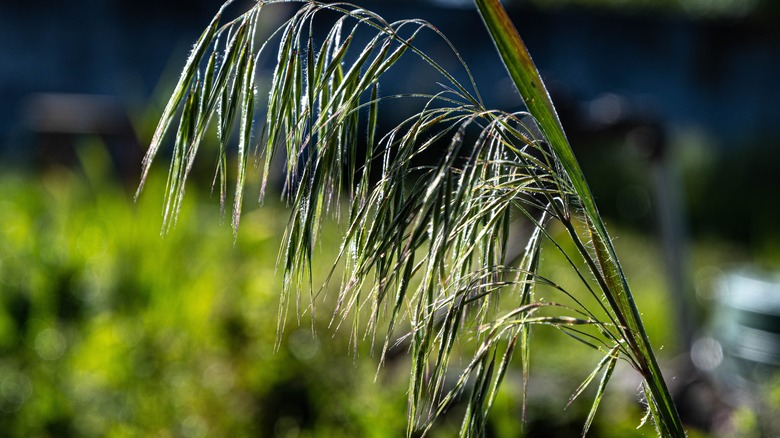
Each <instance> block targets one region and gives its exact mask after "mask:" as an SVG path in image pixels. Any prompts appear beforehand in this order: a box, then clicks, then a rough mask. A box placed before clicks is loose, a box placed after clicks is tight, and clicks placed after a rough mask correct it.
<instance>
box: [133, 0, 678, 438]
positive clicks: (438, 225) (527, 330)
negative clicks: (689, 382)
mask: <svg viewBox="0 0 780 438" xmlns="http://www.w3.org/2000/svg"><path fill="white" fill-rule="evenodd" d="M230 3H232V2H230V1H229V2H227V3H225V5H224V6H223V7H222V8H221V9H220V11H219V12H218V13H217V15H216V16H215V17H214V19H213V20H212V22H211V23H210V24H209V25H208V27H207V28H206V29H205V30H204V32H203V34H202V35H201V36H200V38H199V39H198V41H197V42H196V43H195V46H194V47H193V50H192V52H191V53H190V56H189V58H188V59H187V61H186V64H185V66H184V69H183V71H182V74H181V76H180V79H179V81H178V83H177V85H176V87H175V89H174V91H173V93H172V96H171V99H170V101H169V103H168V104H167V106H166V107H165V109H164V111H163V113H162V116H161V119H160V123H159V125H158V127H157V129H156V131H155V133H154V136H153V139H152V142H151V146H150V148H149V150H148V153H147V155H146V158H145V160H144V169H143V172H144V179H145V178H146V175H147V174H148V172H149V171H150V168H151V164H152V162H153V161H154V159H155V157H156V156H157V154H158V152H159V151H160V149H161V147H162V146H163V144H164V139H166V138H167V137H166V134H167V133H168V132H169V131H174V132H175V135H174V137H175V139H174V141H173V152H172V155H171V158H170V169H169V176H168V182H167V189H166V191H165V200H164V227H165V228H166V229H170V227H172V226H173V225H174V224H175V222H176V218H177V217H178V214H179V212H180V210H181V208H182V202H183V199H184V193H185V187H186V185H187V180H188V178H189V176H190V174H191V172H192V169H193V166H194V163H195V160H196V156H197V155H198V154H199V153H200V149H201V147H202V146H206V145H210V144H212V143H213V144H215V145H216V146H215V147H214V148H213V149H214V152H215V155H216V161H217V165H216V167H215V171H214V187H215V190H216V191H218V192H219V193H220V195H221V199H222V201H223V206H224V205H225V203H226V200H227V199H228V198H229V197H232V199H233V202H232V214H231V218H232V225H233V227H234V232H237V229H238V226H239V222H240V218H241V211H242V208H243V207H242V206H243V201H244V198H245V197H246V193H245V189H244V188H245V185H246V182H247V172H248V170H251V168H252V160H253V158H252V157H253V152H254V157H255V158H254V160H255V163H256V168H257V169H260V177H261V179H262V183H261V184H260V186H261V188H260V192H261V194H260V197H261V199H262V197H263V196H264V194H265V191H266V186H267V184H268V181H269V176H270V175H271V173H272V171H273V170H274V167H275V163H277V160H279V161H280V162H283V163H284V166H283V167H284V184H283V186H284V187H283V192H284V196H285V198H286V199H287V201H288V203H289V204H290V207H291V209H290V211H291V216H290V219H289V223H288V226H287V230H286V233H285V238H284V242H283V244H282V250H281V252H280V255H279V261H278V266H279V269H280V270H281V272H282V276H283V285H282V291H281V304H280V310H279V315H278V320H279V325H280V327H282V325H283V324H284V322H285V321H286V320H287V318H288V311H289V309H291V308H293V307H295V308H296V312H297V314H298V315H301V314H302V313H306V312H310V313H312V314H313V313H314V312H315V308H316V307H315V303H316V302H317V300H318V298H319V296H320V293H321V292H322V291H326V290H327V288H324V287H320V286H319V284H320V283H319V281H320V279H318V278H315V276H314V275H313V274H312V272H313V268H312V262H313V258H314V256H313V254H314V252H315V251H314V249H315V247H316V244H317V240H318V237H319V235H320V228H321V222H322V220H323V218H324V217H325V216H326V215H327V214H328V212H331V213H332V214H333V215H335V216H337V217H338V218H339V220H340V222H341V223H342V224H343V229H344V235H343V240H342V242H341V245H340V249H339V252H338V256H337V257H336V259H337V260H336V263H335V264H334V268H333V269H332V270H331V271H330V274H329V275H327V276H326V277H327V279H326V281H325V282H326V283H327V282H328V281H334V282H336V281H340V284H341V286H340V288H339V292H338V294H337V296H336V297H335V298H334V299H335V303H336V305H335V308H336V310H335V313H334V316H333V320H332V325H333V326H334V327H338V326H341V325H351V331H352V333H353V335H352V337H353V340H354V342H355V343H357V342H358V340H359V339H361V338H365V339H366V342H368V343H370V345H371V346H372V349H373V347H374V346H376V350H377V351H378V354H379V357H380V358H381V360H380V362H381V361H383V360H384V358H385V357H386V356H387V354H388V352H390V351H393V350H394V349H397V348H399V346H400V348H405V349H406V351H408V354H409V356H410V358H411V368H410V370H409V377H410V378H409V389H408V397H409V400H408V410H407V417H408V427H407V434H408V435H409V436H412V435H417V434H425V433H427V432H428V431H429V430H430V429H431V427H432V425H433V424H434V421H435V419H436V418H437V417H438V416H439V415H441V414H443V413H444V412H446V411H448V409H450V408H451V407H452V406H453V404H454V403H456V402H458V401H460V400H466V401H467V403H466V405H467V407H466V409H465V412H464V413H463V421H462V425H461V428H460V434H461V435H462V436H481V435H484V434H485V431H486V425H487V423H488V415H489V412H490V411H491V408H492V407H493V405H494V404H495V402H496V398H497V395H498V393H499V389H500V388H501V387H502V384H504V383H505V382H504V379H505V376H506V372H507V369H508V367H509V365H510V363H511V362H513V361H514V362H517V363H519V364H520V365H521V366H522V368H523V369H524V370H525V371H524V378H523V383H522V385H523V387H524V388H525V387H526V385H527V382H528V379H529V377H530V375H529V363H530V357H531V354H532V349H531V348H530V342H531V337H532V334H533V332H534V330H536V328H537V327H540V326H543V327H552V328H554V329H556V330H559V331H561V332H563V333H564V334H566V335H568V336H570V337H572V338H573V339H575V340H577V341H579V342H581V343H583V344H584V345H587V346H589V347H591V348H593V349H594V350H597V351H599V352H601V354H602V360H601V361H599V362H598V363H597V364H596V365H595V368H594V369H593V371H592V372H591V373H590V374H589V375H588V377H587V378H586V379H585V381H584V382H583V383H582V385H580V386H579V387H578V388H577V389H576V390H575V391H574V395H573V396H572V399H575V398H577V397H579V396H580V395H581V394H583V393H584V391H585V389H586V388H588V387H589V386H592V385H595V387H596V392H595V395H594V397H593V401H592V403H591V408H590V413H589V415H588V416H587V419H586V421H585V424H584V427H583V435H584V434H586V433H587V431H588V429H589V427H590V425H591V423H592V421H593V419H594V416H595V414H596V411H597V408H598V406H599V404H600V401H601V400H602V398H603V396H604V394H605V391H606V388H607V384H608V382H609V380H610V377H611V376H612V373H613V371H614V370H615V367H616V366H617V364H618V362H619V361H624V362H626V363H628V364H629V365H630V366H631V367H633V368H634V369H635V370H636V371H637V372H638V373H639V375H640V376H641V378H642V380H643V388H644V394H645V400H646V404H647V417H646V418H648V419H650V420H651V421H652V423H653V424H654V425H655V428H656V430H657V433H658V434H659V435H660V436H674V437H681V436H685V431H684V430H683V427H682V424H681V422H680V419H679V416H678V414H677V411H676V409H675V406H674V403H673V401H672V399H671V396H670V394H669V391H668V389H667V387H666V384H665V383H664V380H663V376H662V373H661V369H660V367H659V366H658V363H657V361H656V358H655V355H654V353H653V349H652V347H651V344H650V341H649V339H648V336H647V332H646V330H645V328H644V326H643V324H642V321H641V318H640V314H639V311H638V309H637V306H636V304H635V303H634V299H633V296H632V293H631V290H630V288H629V286H628V281H627V280H626V276H625V274H624V272H623V269H622V267H621V265H620V263H619V261H618V257H617V254H616V251H615V249H614V247H613V244H612V241H611V239H610V236H609V234H608V233H607V229H606V227H605V225H604V222H603V220H602V219H601V216H600V214H599V211H598V209H597V207H596V204H595V201H594V198H593V196H592V194H591V193H590V190H589V188H588V185H587V182H586V180H585V177H584V175H583V174H582V171H581V170H580V168H579V165H578V163H577V160H576V158H575V157H574V154H573V153H572V150H571V147H570V145H569V143H568V140H567V137H566V135H565V133H564V130H563V127H562V126H561V124H560V122H559V120H558V117H557V115H556V112H555V109H554V106H553V103H552V102H551V100H550V98H549V95H548V93H547V91H546V89H545V86H544V83H543V81H542V79H541V78H540V76H539V74H538V72H537V69H536V67H535V66H534V64H533V61H532V60H531V57H530V55H529V54H528V51H527V49H526V48H525V46H524V44H523V42H522V40H521V39H520V37H519V35H518V33H517V30H516V29H515V27H514V25H513V24H512V22H511V20H510V19H509V17H508V16H507V14H506V11H505V10H504V9H503V7H502V6H501V4H500V2H499V1H498V0H475V3H476V6H477V7H478V9H479V12H480V14H481V16H482V18H483V21H484V23H485V25H486V28H487V29H488V31H489V32H490V35H491V37H492V40H493V42H494V43H495V46H496V47H497V48H498V52H499V54H500V56H501V58H502V60H503V62H504V65H505V66H506V67H507V70H508V72H509V75H510V77H511V78H512V80H513V82H514V84H515V86H516V87H517V90H518V91H519V92H520V94H521V96H522V97H523V100H524V102H525V104H526V107H527V110H528V111H527V112H523V113H507V112H504V111H499V110H493V109H489V108H486V107H485V105H484V104H483V101H482V98H481V96H480V93H479V91H478V90H477V87H476V84H475V81H474V80H473V78H472V74H471V72H470V70H469V68H468V66H467V65H466V64H465V63H464V62H462V61H461V63H460V70H461V72H459V74H456V73H455V72H452V71H450V70H448V69H445V68H444V67H442V66H441V65H440V64H439V63H438V62H437V60H436V57H435V56H433V55H431V54H426V53H425V52H423V51H421V50H420V49H418V48H417V47H416V46H415V44H414V42H415V39H416V38H418V37H419V36H420V35H421V34H422V33H431V34H433V35H434V36H436V37H437V38H441V39H442V40H443V41H445V43H446V44H447V45H449V47H451V49H452V52H453V54H454V55H455V56H456V57H457V59H461V57H460V55H459V54H458V53H457V50H456V49H455V48H454V47H452V45H451V44H449V43H448V42H447V39H446V36H444V35H442V34H440V33H439V32H438V31H437V29H436V28H435V27H434V26H433V25H432V24H430V23H428V22H425V21H423V20H417V19H410V20H401V21H396V22H387V21H385V20H384V19H382V18H381V17H380V16H378V15H376V14H374V13H372V12H370V11H368V10H365V9H361V8H359V7H357V6H353V5H350V4H346V3H318V2H314V1H300V2H296V3H299V4H300V7H299V8H298V9H297V10H296V11H295V12H294V13H293V14H292V15H291V16H290V18H289V19H288V20H287V21H285V22H284V23H283V24H282V25H281V26H280V27H279V28H278V30H276V32H273V33H272V34H271V36H270V37H269V38H268V39H265V38H257V35H258V26H259V23H260V22H261V20H260V16H261V14H263V13H264V11H265V10H266V8H271V7H274V6H275V5H274V4H275V3H281V2H280V1H274V0H270V1H257V2H255V3H254V4H253V5H252V6H251V7H250V8H249V10H248V11H246V12H244V13H241V14H240V15H238V16H237V17H235V18H231V19H225V18H224V17H225V15H226V8H227V6H228V5H229V4H230ZM334 13H335V16H336V18H333V16H334ZM223 20H224V22H223ZM326 20H331V21H330V24H329V26H328V29H329V30H328V31H326V32H325V33H324V34H322V35H321V34H318V33H317V32H316V29H317V28H318V26H315V24H319V23H320V22H321V21H326ZM365 32H369V33H370V35H371V36H369V37H368V38H364V35H365ZM273 47H277V48H276V49H274V48H273ZM267 52H270V54H271V55H272V56H275V57H276V63H275V66H274V71H273V74H272V76H271V78H270V83H269V85H268V88H269V90H270V91H269V92H268V96H267V101H266V102H264V106H263V108H264V109H263V110H262V111H259V110H258V105H256V102H258V101H260V100H261V98H260V96H259V95H258V94H257V92H256V89H257V88H258V84H257V82H256V81H257V78H258V72H257V66H258V64H259V62H260V59H262V58H263V57H264V56H268V55H269V53H267ZM404 56H416V57H418V58H419V59H420V62H423V63H426V64H427V65H428V66H429V67H430V68H431V69H433V70H434V71H435V72H437V74H438V75H439V76H440V82H441V84H442V87H441V91H440V92H439V93H436V94H433V95H425V94H419V93H415V92H414V90H410V91H409V93H407V94H403V95H392V96H383V95H382V94H381V92H380V88H379V83H380V80H381V78H382V77H383V76H384V75H385V74H391V70H392V69H393V66H394V65H396V63H397V62H398V60H399V59H400V58H401V57H404ZM397 73H398V72H397ZM456 77H466V78H467V79H466V80H465V81H459V80H458V79H456ZM400 98H403V99H414V100H417V101H419V102H420V109H419V111H418V112H417V113H415V114H412V115H410V116H408V117H407V118H406V119H405V120H403V121H402V122H401V123H399V124H398V125H397V126H395V127H393V128H391V129H389V130H387V131H386V132H380V130H379V123H378V121H379V119H380V111H381V110H382V108H383V106H384V105H385V104H387V103H388V102H389V101H391V100H394V99H400ZM260 114H262V115H260ZM256 115H257V116H256ZM261 118H262V119H263V120H262V121H260V120H259V119H261ZM210 127H211V128H210ZM171 128H173V129H171ZM210 132H214V133H215V134H214V135H215V136H216V141H214V142H209V141H204V139H205V138H206V137H207V136H208V135H209V133H210ZM234 134H235V136H237V137H238V138H237V141H235V142H232V141H231V140H232V138H233V137H234ZM233 143H235V145H233ZM442 145H443V146H442ZM437 148H441V152H440V157H439V158H438V161H437V163H435V164H434V165H429V164H426V163H424V162H423V161H421V156H422V155H423V154H425V153H430V152H431V151H437V150H439V149H437ZM228 163H234V164H233V167H232V168H229V167H228ZM231 179H232V180H234V181H235V184H234V185H231V186H230V187H229V184H228V181H230V180H231ZM142 187H143V184H142V186H141V188H142ZM231 187H232V188H231ZM141 188H139V191H140V190H141ZM518 222H522V223H525V224H530V228H531V231H530V232H529V233H527V234H526V236H525V241H524V242H523V244H522V245H521V247H522V248H523V249H522V250H521V251H519V252H518V253H514V252H513V251H512V245H514V244H516V242H515V241H514V240H515V239H516V238H517V236H516V234H517V233H516V232H515V228H516V226H515V224H516V223H518ZM552 223H556V224H558V225H559V226H561V227H563V229H564V230H565V231H566V234H565V235H566V236H567V238H568V239H569V240H570V243H571V244H572V247H573V248H574V251H571V250H567V249H566V248H568V247H569V246H568V245H564V244H563V243H562V242H560V241H559V240H558V239H557V238H556V237H554V236H553V234H551V232H550V231H549V230H550V226H551V225H550V224H552ZM543 246H545V248H546V249H547V250H552V251H558V252H559V253H560V254H561V255H562V256H563V258H564V259H565V260H566V263H568V265H569V266H570V268H571V270H572V271H573V272H574V273H575V275H576V277H577V278H578V279H579V285H578V287H576V288H575V289H573V288H571V287H568V286H567V287H562V286H561V285H560V284H559V283H557V282H556V280H555V279H554V278H547V277H545V276H543V275H542V274H541V273H540V271H539V266H540V260H541V251H542V247H543ZM542 289H543V290H545V291H548V292H549V293H550V294H551V295H550V296H553V297H555V299H554V300H550V299H542V297H541V295H540V290H542ZM277 342H278V340H277ZM464 353H467V354H470V359H467V360H465V362H463V363H461V362H460V361H459V359H458V356H459V355H460V354H464ZM453 373H455V375H456V376H457V377H456V378H454V379H452V378H451V375H452V374H453ZM519 427H521V425H520V424H518V428H519Z"/></svg>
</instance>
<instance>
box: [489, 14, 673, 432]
mask: <svg viewBox="0 0 780 438" xmlns="http://www.w3.org/2000/svg"><path fill="white" fill-rule="evenodd" d="M474 1H475V3H476V5H477V7H478V9H479V12H480V14H481V16H482V19H483V21H484V22H485V25H486V27H487V29H488V31H489V32H490V35H491V37H492V39H493V42H494V43H495V45H496V48H497V49H498V51H499V53H500V55H501V58H502V60H503V61H504V65H505V66H506V68H507V70H508V71H509V74H510V76H511V77H512V80H513V81H514V83H515V86H516V87H517V89H518V91H519V92H520V95H521V96H522V98H523V101H524V102H525V105H526V107H527V108H528V111H529V112H530V113H531V115H533V116H534V118H536V120H537V121H538V123H539V125H540V129H541V130H542V131H543V132H544V134H545V136H546V138H547V140H548V141H549V143H550V146H551V147H552V149H553V150H554V151H555V153H556V155H557V156H558V158H559V160H560V162H561V165H562V166H563V168H564V170H565V171H566V173H567V174H568V176H569V179H570V180H571V182H572V185H573V187H574V189H575V191H576V192H577V195H578V197H579V199H580V202H581V203H582V207H583V209H584V210H585V215H586V217H587V219H588V220H587V226H588V229H589V231H590V234H591V238H592V240H593V247H594V251H595V255H596V259H597V261H598V267H599V270H600V271H601V272H600V274H601V276H602V278H603V279H604V280H605V283H606V289H605V290H604V293H605V294H606V295H607V297H608V299H609V300H608V301H609V303H610V306H611V308H612V310H613V311H614V312H615V315H616V316H617V319H618V320H619V321H620V322H621V323H622V324H623V325H624V327H621V328H620V329H621V331H622V333H623V336H624V337H625V339H626V341H627V343H628V345H629V347H630V348H631V350H632V351H633V352H634V355H635V356H636V357H635V359H636V363H637V365H638V366H639V368H640V369H639V372H640V373H641V374H642V377H643V378H644V379H645V384H646V385H647V387H648V389H649V390H650V393H651V394H652V397H653V400H652V401H650V402H651V403H655V405H656V407H657V409H654V410H653V412H655V413H657V414H656V415H657V418H655V421H656V425H657V426H658V428H659V432H661V433H663V434H664V435H668V436H673V437H684V436H685V430H684V429H683V426H682V421H681V420H680V416H679V414H678V412H677V408H676V407H675V405H674V402H673V401H672V397H671V394H670V393H669V389H668V388H667V386H666V383H665V382H664V380H663V376H662V373H661V369H660V367H659V366H658V362H657V361H656V358H655V355H654V353H653V349H652V347H651V345H650V341H649V339H648V336H647V331H646V330H645V328H644V326H643V324H642V320H641V318H640V316H639V311H638V309H637V306H636V303H635V302H634V299H633V296H632V294H631V290H630V289H629V287H628V283H627V281H626V277H625V275H624V273H623V268H622V267H621V266H620V263H619V261H618V258H617V255H616V252H615V249H614V247H613V245H612V241H611V240H610V238H609V234H608V233H607V229H606V227H605V226H604V222H603V221H602V219H601V216H600V214H599V211H598V209H597V208H596V202H595V200H594V198H593V195H592V194H591V192H590V188H589V187H588V184H587V182H586V180H585V176H584V174H583V173H582V170H581V169H580V166H579V163H578V162H577V159H576V158H575V156H574V152H573V151H572V149H571V146H570V144H569V141H568V139H567V138H566V134H565V132H564V130H563V127H562V125H561V122H560V120H559V118H558V114H557V113H556V111H555V107H554V106H553V103H552V100H551V99H550V96H549V94H548V92H547V89H546V88H545V86H544V83H543V82H542V79H541V77H540V75H539V72H538V70H537V69H536V66H535V64H534V62H533V60H532V59H531V56H530V54H529V53H528V49H527V48H526V46H525V44H524V43H523V41H522V39H521V38H520V35H519V33H518V32H517V29H516V28H515V25H514V24H513V23H512V21H511V19H510V18H509V16H508V14H507V13H506V10H505V9H504V7H503V6H502V5H501V3H500V1H499V0H474Z"/></svg>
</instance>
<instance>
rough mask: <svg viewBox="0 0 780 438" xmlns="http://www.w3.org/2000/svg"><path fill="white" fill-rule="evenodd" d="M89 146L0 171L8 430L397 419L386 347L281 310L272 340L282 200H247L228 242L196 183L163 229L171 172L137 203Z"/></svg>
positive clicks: (356, 429)
mask: <svg viewBox="0 0 780 438" xmlns="http://www.w3.org/2000/svg"><path fill="white" fill-rule="evenodd" d="M81 158H82V161H83V162H85V163H88V164H86V165H84V166H83V167H84V168H85V169H88V172H87V173H86V175H83V174H82V173H81V172H79V171H72V170H70V169H65V168H60V169H52V170H49V171H48V172H47V173H46V174H45V175H43V176H41V177H40V178H30V177H29V175H22V174H13V173H11V174H8V173H3V176H2V178H0V224H2V228H1V229H0V431H2V433H0V435H2V436H18V437H30V436H52V437H64V436H195V437H196V436H306V434H305V433H304V432H306V431H308V432H309V433H311V432H312V431H313V430H314V428H315V426H316V431H317V436H397V435H398V434H399V433H400V432H399V431H402V430H403V428H404V427H405V424H404V416H403V415H402V414H403V412H404V410H405V395H404V388H405V387H404V386H403V385H404V384H405V380H403V379H401V380H397V382H398V383H400V384H401V385H402V386H399V385H398V384H397V383H396V380H393V379H389V377H388V376H382V377H381V378H380V379H379V381H378V382H377V383H374V375H375V371H376V360H375V359H374V358H371V357H370V356H369V355H367V354H365V355H363V353H364V352H363V351H360V352H359V353H361V356H360V360H354V361H353V357H352V356H350V354H349V350H348V345H347V338H346V337H344V336H336V337H334V338H333V339H331V335H330V333H328V332H327V330H328V329H327V328H325V327H324V324H323V323H321V322H320V321H317V323H316V324H315V325H318V326H320V327H318V329H319V331H320V334H319V336H318V337H314V336H312V334H311V328H310V325H309V324H308V323H307V322H303V323H302V325H301V327H298V326H297V325H296V324H295V323H294V322H293V323H289V324H287V329H286V331H285V333H284V336H283V339H282V343H281V346H280V348H279V350H278V351H274V345H275V339H276V335H277V323H276V321H277V307H278V289H277V287H278V285H277V284H276V283H275V282H274V281H273V280H272V279H273V270H274V264H275V259H276V254H277V251H278V245H279V241H280V237H281V231H282V229H283V226H284V223H285V215H284V214H280V213H281V210H280V208H279V207H269V208H265V209H260V210H257V211H255V212H253V213H251V214H250V215H249V216H250V217H248V218H246V221H245V224H246V226H245V227H243V228H242V230H241V234H240V238H239V239H238V241H236V242H235V243H234V241H233V236H232V233H231V231H230V228H229V227H227V226H223V225H221V224H220V223H221V221H220V217H219V210H218V208H214V207H215V206H214V205H213V203H211V202H210V201H207V202H206V203H205V204H206V205H203V203H199V202H198V194H197V192H196V191H193V192H192V193H191V194H190V198H189V200H190V201H192V202H189V203H188V204H187V208H186V210H185V211H184V212H183V215H182V217H181V219H180V222H179V226H178V227H177V229H176V230H175V231H173V232H171V233H170V234H169V235H167V236H165V237H160V224H161V219H160V206H161V205H162V204H161V200H160V199H159V198H158V197H156V195H157V194H159V193H161V192H162V190H161V189H160V186H161V185H162V183H163V182H164V181H161V180H159V179H155V180H154V181H153V182H152V187H150V190H149V191H148V192H147V193H148V194H147V195H145V196H143V197H142V198H141V200H140V202H139V203H137V204H134V203H133V201H132V199H131V198H130V195H129V194H128V191H126V190H125V189H124V188H123V187H122V186H121V185H118V184H116V183H114V182H112V181H113V180H112V178H110V172H112V170H111V169H110V168H109V167H107V166H106V164H107V160H106V158H105V156H104V152H103V151H102V150H101V148H99V147H95V146H94V145H93V146H88V145H87V146H85V147H83V148H81ZM309 320H310V318H309ZM302 321H306V320H305V319H302ZM325 323H327V318H325ZM388 379H389V380H388ZM380 388H381V390H380ZM377 425H381V427H377ZM297 432H301V433H297Z"/></svg>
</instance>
